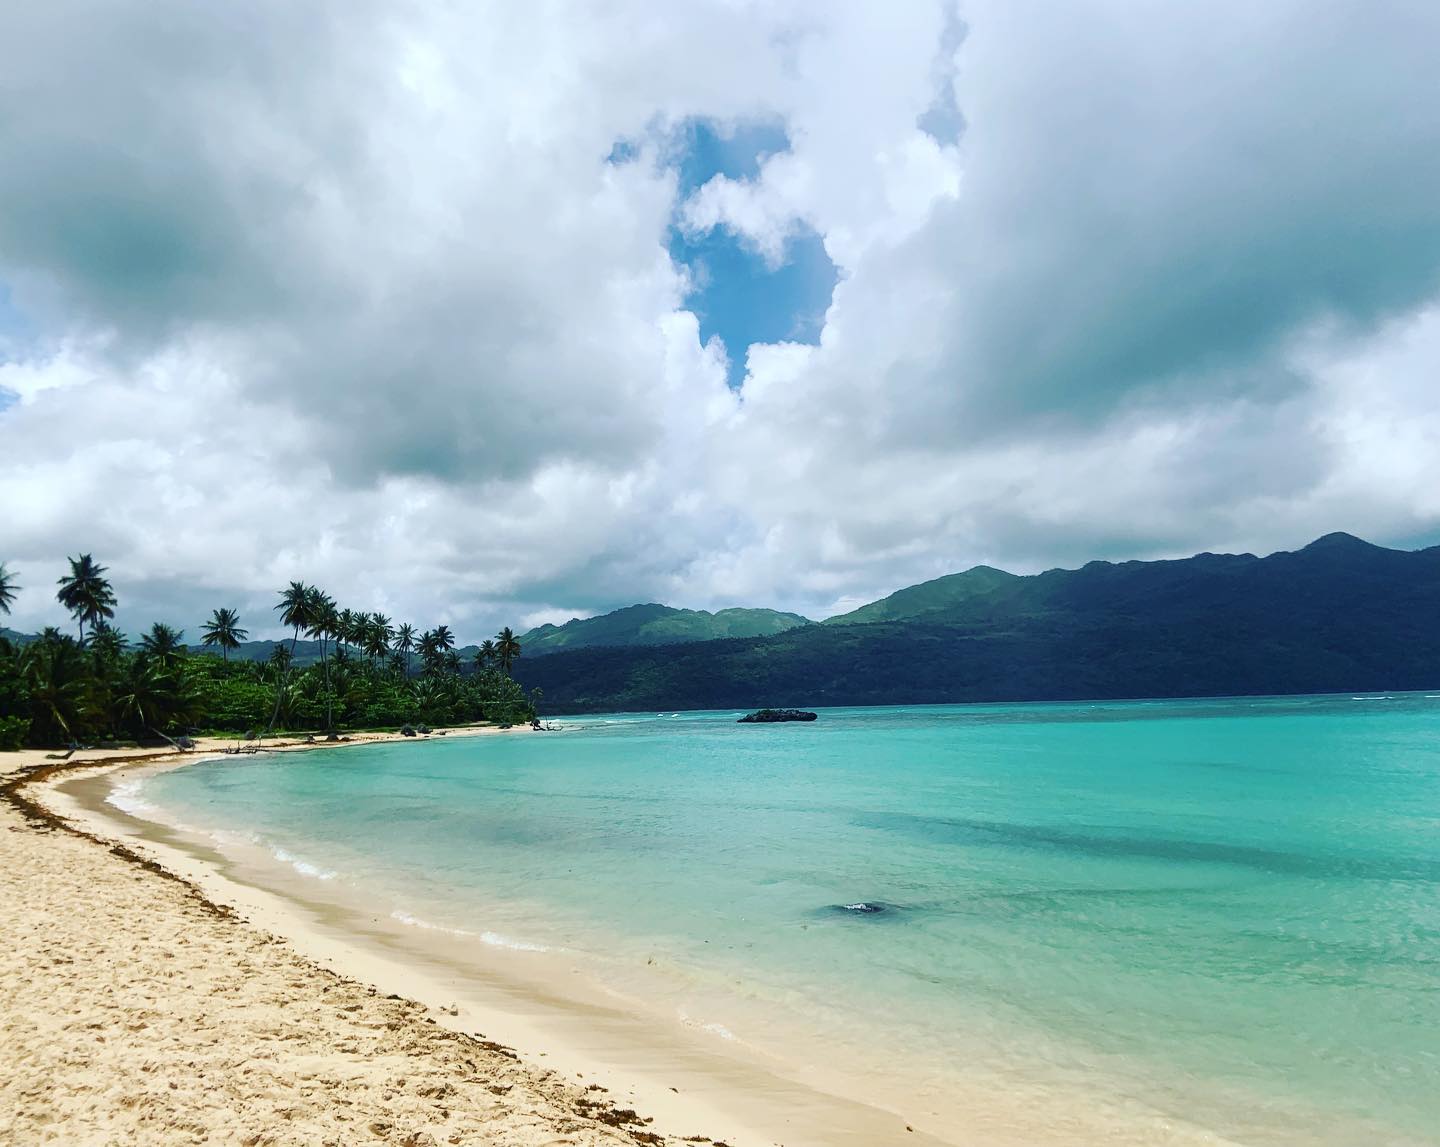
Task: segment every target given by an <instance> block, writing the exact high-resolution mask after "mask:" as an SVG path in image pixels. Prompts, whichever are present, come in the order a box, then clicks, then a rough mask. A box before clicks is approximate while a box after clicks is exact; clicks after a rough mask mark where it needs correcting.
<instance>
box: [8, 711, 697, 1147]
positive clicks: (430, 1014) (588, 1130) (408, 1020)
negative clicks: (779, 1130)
mask: <svg viewBox="0 0 1440 1147" xmlns="http://www.w3.org/2000/svg"><path fill="white" fill-rule="evenodd" d="M362 739H374V738H373V737H367V736H364V735H356V737H355V739H354V741H355V742H359V741H361V740H362ZM352 743H354V742H352ZM222 747H224V746H223V745H222V744H220V743H209V742H206V743H202V744H201V745H200V749H201V750H202V751H203V750H215V749H218V748H222ZM273 747H277V748H278V747H280V746H278V745H277V746H273ZM122 755H124V756H126V757H129V758H136V757H139V758H148V759H150V760H151V761H152V762H162V761H165V760H167V759H173V758H172V757H170V756H169V755H168V754H165V753H160V752H152V753H130V754H122ZM77 756H78V757H80V758H81V759H80V760H79V761H75V760H73V759H72V761H70V762H66V766H67V768H69V769H71V770H74V769H77V768H81V767H84V766H87V765H88V766H93V765H95V764H97V763H102V764H103V763H104V762H105V760H106V754H103V753H94V752H89V753H81V754H77ZM111 756H112V757H113V754H112V755H111ZM45 758H46V754H44V753H40V752H29V753H14V754H7V755H6V757H5V758H4V759H3V767H4V769H5V773H4V782H5V784H6V786H7V790H6V791H7V796H9V798H10V799H7V800H5V801H4V802H3V804H0V820H3V824H4V831H3V832H0V881H3V893H0V895H3V901H4V905H5V907H4V909H3V919H4V934H5V938H6V942H5V950H4V956H3V963H0V985H3V991H0V998H3V1000H4V1015H3V1021H0V1048H3V1051H0V1095H3V1101H0V1108H3V1115H0V1140H3V1141H4V1142H7V1143H16V1144H19V1143H64V1144H67V1145H68V1144H91V1143H94V1144H100V1143H147V1144H150V1143H154V1144H172V1143H173V1144H182V1143H235V1144H246V1145H249V1147H258V1145H260V1144H320V1143H326V1144H337V1145H338V1144H351V1143H357V1142H377V1143H389V1144H397V1145H406V1147H421V1145H425V1144H463V1143H497V1144H517V1145H521V1144H523V1145H526V1147H531V1145H539V1144H552V1143H573V1144H620V1143H658V1142H662V1141H664V1140H662V1139H661V1137H659V1136H657V1135H656V1134H655V1133H654V1132H653V1131H651V1130H649V1125H648V1120H647V1118H646V1117H644V1116H641V1115H637V1114H636V1113H634V1112H633V1111H630V1110H626V1109H625V1108H624V1107H623V1106H618V1105H617V1104H616V1103H615V1102H614V1097H612V1096H611V1095H610V1094H609V1093H607V1092H606V1091H604V1090H602V1089H601V1088H600V1087H599V1085H592V1084H587V1083H586V1082H584V1081H583V1080H578V1079H573V1078H571V1079H565V1078H562V1077H561V1076H560V1075H559V1073H558V1072H556V1071H555V1070H553V1069H550V1068H547V1067H545V1066H543V1061H541V1062H542V1065H534V1064H527V1063H524V1062H522V1061H521V1060H519V1059H518V1058H517V1057H516V1055H515V1054H514V1053H513V1052H512V1051H510V1050H509V1049H507V1048H504V1047H502V1046H500V1045H498V1044H495V1043H491V1042H489V1041H488V1040H486V1039H484V1038H482V1037H479V1036H472V1035H467V1034H464V1033H460V1032H456V1031H454V1030H451V1029H450V1028H448V1027H445V1026H442V1025H441V1024H440V1023H439V1022H438V1021H439V1018H440V1017H439V1016H438V1015H437V1014H435V1012H434V1010H433V1009H429V1008H426V1007H425V1006H423V1005H421V1004H418V1003H415V1002H412V1001H410V1000H407V999H403V998H397V997H393V996H392V997H388V998H387V996H385V995H382V994H381V993H380V992H378V991H377V990H376V989H375V988H373V987H371V986H368V985H366V984H364V983H361V982H359V981H357V980H355V979H351V978H347V977H346V976H343V975H339V974H336V973H335V972H333V971H331V970H329V969H327V968H323V967H321V966H320V965H319V964H317V963H316V962H315V961H313V960H309V959H306V958H304V957H302V956H300V955H299V954H297V953H296V952H295V951H294V950H293V949H292V948H290V947H289V946H287V944H285V943H284V942H283V941H281V940H280V939H278V938H277V937H276V936H274V935H272V934H268V933H267V932H266V931H264V930H262V929H259V928H256V927H253V926H250V925H247V924H245V923H244V922H242V921H241V920H240V918H239V917H238V915H237V914H236V913H235V912H234V911H232V910H229V909H227V908H224V907H222V906H218V905H216V904H213V903H211V902H210V901H209V900H208V899H207V898H206V897H204V896H203V895H201V894H200V893H199V891H198V890H197V889H196V888H195V886H194V885H192V884H190V883H188V882H186V881H184V880H182V879H178V878H175V877H173V876H169V875H168V874H166V873H165V872H164V871H163V870H162V869H160V868H159V867H158V866H156V865H154V864H152V863H147V862H146V861H145V860H143V859H142V858H141V857H140V856H139V855H138V854H137V853H135V852H134V851H131V850H129V849H115V848H110V847H107V846H105V845H103V844H101V843H98V842H96V841H95V840H93V839H87V838H86V837H85V836H83V835H81V834H80V833H79V832H77V831H73V830H68V829H67V828H65V827H63V826H62V825H61V824H60V823H59V822H58V820H57V819H56V818H54V817H53V816H52V815H49V814H48V813H46V812H43V811H41V809H40V806H39V805H38V804H36V803H33V794H34V793H35V791H36V789H37V788H38V786H35V785H30V786H25V787H20V788H19V789H18V792H17V786H16V784H15V782H16V780H17V778H21V779H23V778H24V777H25V775H26V774H27V773H31V772H32V771H33V770H35V769H37V768H44V767H46V766H53V765H55V764H56V762H53V761H47V760H46V759H45ZM86 758H88V760H87V759H86ZM695 1141H696V1142H705V1141H707V1140H706V1139H705V1138H704V1137H703V1136H701V1137H699V1138H697V1139H696V1140H695Z"/></svg>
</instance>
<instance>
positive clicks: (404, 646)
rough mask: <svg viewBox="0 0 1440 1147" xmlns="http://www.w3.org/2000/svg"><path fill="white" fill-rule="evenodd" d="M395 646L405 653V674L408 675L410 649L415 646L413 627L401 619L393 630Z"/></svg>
mask: <svg viewBox="0 0 1440 1147" xmlns="http://www.w3.org/2000/svg"><path fill="white" fill-rule="evenodd" d="M395 648H396V649H398V650H399V651H400V652H401V653H403V654H405V676H406V677H409V676H410V651H411V650H412V649H414V648H415V627H414V626H413V625H411V624H410V623H409V622H408V621H402V622H401V623H400V627H399V628H398V629H396V630H395Z"/></svg>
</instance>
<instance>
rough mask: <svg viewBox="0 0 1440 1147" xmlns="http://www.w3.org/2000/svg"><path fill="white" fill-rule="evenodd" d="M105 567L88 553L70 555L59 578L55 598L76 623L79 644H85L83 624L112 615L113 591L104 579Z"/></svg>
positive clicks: (94, 623)
mask: <svg viewBox="0 0 1440 1147" xmlns="http://www.w3.org/2000/svg"><path fill="white" fill-rule="evenodd" d="M105 572H106V567H105V566H102V565H96V564H95V559H94V558H92V557H91V556H90V555H89V554H81V555H80V556H79V557H78V558H71V559H70V572H69V573H68V574H66V575H65V576H64V577H62V578H61V579H60V581H59V583H58V584H59V586H60V589H59V591H58V592H57V593H56V594H55V598H56V600H57V601H59V602H60V604H61V605H63V606H64V607H65V608H66V609H68V610H69V611H70V613H71V614H72V615H73V616H74V618H75V621H76V622H77V623H78V624H79V626H80V644H81V645H84V644H85V626H86V625H87V624H89V626H90V627H91V628H92V629H93V628H94V627H95V625H96V623H97V622H100V621H105V620H108V619H109V618H112V617H114V616H115V591H114V590H112V589H111V588H110V583H109V582H108V581H107V580H106V579H105Z"/></svg>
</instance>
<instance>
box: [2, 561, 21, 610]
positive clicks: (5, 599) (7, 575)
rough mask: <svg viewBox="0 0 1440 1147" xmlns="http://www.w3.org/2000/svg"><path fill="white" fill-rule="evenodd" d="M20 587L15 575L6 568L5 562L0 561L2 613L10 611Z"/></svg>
mask: <svg viewBox="0 0 1440 1147" xmlns="http://www.w3.org/2000/svg"><path fill="white" fill-rule="evenodd" d="M19 588H20V587H19V586H18V585H16V584H15V575H14V574H12V573H11V572H10V571H9V570H7V569H6V568H5V563H4V562H0V613H9V612H10V606H11V605H12V604H13V603H14V601H15V591H16V590H18V589H19Z"/></svg>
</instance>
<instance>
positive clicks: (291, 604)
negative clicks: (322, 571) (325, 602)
mask: <svg viewBox="0 0 1440 1147" xmlns="http://www.w3.org/2000/svg"><path fill="white" fill-rule="evenodd" d="M314 594H315V591H314V590H312V589H311V588H310V587H309V586H308V585H306V584H305V583H304V582H303V581H292V582H291V583H290V584H289V585H288V586H286V587H285V588H284V589H282V590H281V591H280V604H279V605H277V606H275V608H276V609H278V610H279V611H280V621H281V622H282V623H283V624H285V625H289V626H293V627H294V629H295V632H294V634H293V635H292V636H291V638H290V652H289V653H288V654H287V655H286V656H285V657H283V658H281V657H277V656H275V654H273V653H272V654H271V660H272V661H274V662H276V664H277V665H279V667H280V679H279V681H278V682H277V684H276V686H275V708H274V709H273V710H272V711H271V713H270V724H269V725H268V726H267V728H266V732H268V731H269V730H270V729H273V728H274V727H275V722H276V721H277V720H278V719H279V717H280V703H281V701H282V700H283V699H284V697H285V682H286V679H287V678H288V677H289V676H290V663H291V662H292V661H294V660H295V646H296V644H297V643H298V642H299V641H300V630H301V629H302V628H304V629H308V628H309V627H310V625H311V624H312V623H313V621H314V614H313V609H314ZM275 648H276V650H280V649H283V648H284V646H283V645H277V646H276V647H275Z"/></svg>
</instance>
